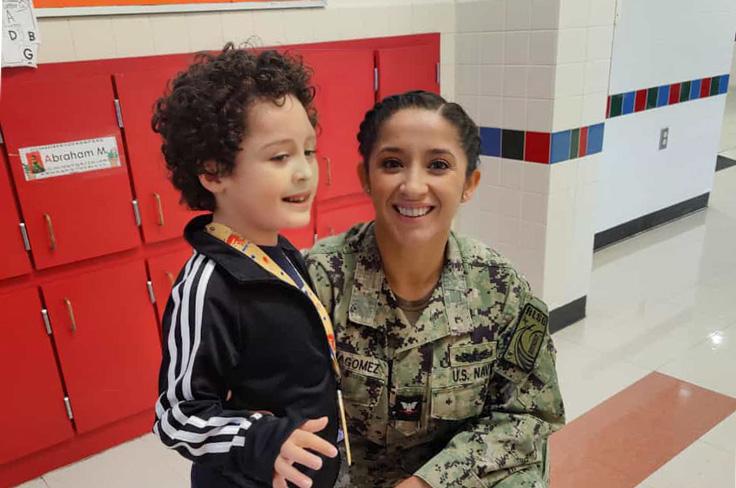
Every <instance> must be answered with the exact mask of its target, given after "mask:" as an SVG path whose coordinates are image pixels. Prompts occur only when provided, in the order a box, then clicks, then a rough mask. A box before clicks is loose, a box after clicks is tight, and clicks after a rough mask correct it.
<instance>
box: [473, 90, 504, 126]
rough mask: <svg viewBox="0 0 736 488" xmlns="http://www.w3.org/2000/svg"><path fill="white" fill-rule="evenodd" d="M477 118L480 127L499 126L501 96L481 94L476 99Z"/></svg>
mask: <svg viewBox="0 0 736 488" xmlns="http://www.w3.org/2000/svg"><path fill="white" fill-rule="evenodd" d="M478 110H479V114H478V118H477V119H476V123H477V124H479V125H480V126H481V127H501V126H502V125H503V98H501V97H485V96H481V97H479V100H478Z"/></svg>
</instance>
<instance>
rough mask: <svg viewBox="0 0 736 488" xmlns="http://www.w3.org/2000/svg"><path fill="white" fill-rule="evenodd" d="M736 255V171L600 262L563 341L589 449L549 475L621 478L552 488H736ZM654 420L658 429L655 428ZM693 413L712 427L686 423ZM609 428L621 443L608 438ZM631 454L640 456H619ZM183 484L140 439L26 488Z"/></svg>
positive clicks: (577, 418)
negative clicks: (698, 208)
mask: <svg viewBox="0 0 736 488" xmlns="http://www.w3.org/2000/svg"><path fill="white" fill-rule="evenodd" d="M735 243H736V167H733V168H730V169H726V170H723V171H720V172H718V173H717V175H716V180H715V186H714V189H713V192H712V196H711V201H710V207H709V209H708V210H706V211H703V212H699V213H697V214H694V215H691V216H689V217H686V218H683V219H681V220H679V221H676V222H673V223H671V224H668V225H665V226H662V227H659V228H657V229H654V230H652V231H649V232H647V233H644V234H642V235H640V236H637V237H635V238H632V239H629V240H627V241H625V242H622V243H619V244H617V245H614V246H611V247H609V248H606V249H603V250H601V251H599V252H598V253H596V255H595V264H594V271H593V278H592V288H591V291H590V295H589V308H588V317H587V318H586V319H585V320H583V321H581V322H579V323H577V324H574V325H573V326H570V327H568V328H566V329H564V330H562V331H560V332H559V333H557V334H555V341H556V344H557V347H558V373H559V376H560V382H561V387H562V390H563V396H564V398H565V402H566V406H567V410H568V414H569V415H568V418H569V420H570V422H571V424H570V425H571V427H570V428H569V429H568V430H566V429H563V430H562V431H561V433H560V434H559V435H560V436H565V435H567V436H569V437H570V438H571V439H572V436H573V435H577V436H582V437H579V439H572V441H573V442H570V440H571V439H567V441H568V442H567V443H566V442H563V441H565V439H564V438H563V437H561V438H560V439H561V440H560V442H557V441H556V440H555V443H556V444H559V446H563V447H559V449H564V450H561V451H560V452H559V453H558V454H555V451H554V450H553V453H552V456H553V459H555V458H556V459H558V462H562V463H563V464H562V465H561V466H560V465H558V466H556V467H555V468H554V469H553V474H554V473H555V472H556V473H565V472H566V471H567V472H570V471H572V468H573V466H581V465H582V466H587V468H588V471H589V470H590V469H589V468H590V467H595V466H600V467H601V469H603V468H605V469H608V470H609V471H608V472H609V473H617V474H611V475H609V476H608V477H607V479H597V480H596V482H595V483H594V484H590V482H588V481H586V482H583V483H585V484H569V483H567V484H564V483H563V484H560V483H559V482H558V483H555V481H554V479H553V484H554V488H577V487H578V486H580V487H583V486H584V487H585V488H588V487H589V486H595V487H596V488H601V487H602V488H605V487H621V488H629V487H632V486H634V484H635V483H640V484H638V486H639V487H641V488H676V487H688V488H700V487H708V488H734V486H735V480H734V476H735V474H736V466H735V463H736V414H735V413H733V410H734V409H736V406H733V407H731V406H730V405H731V404H732V403H733V402H735V401H736V374H735V373H736V300H735V299H736V278H735V277H736V252H734V244H735ZM652 373H654V374H652ZM640 380H641V381H640ZM688 384H692V385H694V386H691V385H688ZM673 388H674V389H673ZM708 390H709V391H708ZM673 392H678V393H677V395H675V397H677V398H678V399H679V400H681V401H682V402H683V403H682V405H680V406H681V407H682V408H684V410H678V409H676V408H674V406H673V400H672V398H673V394H674V393H673ZM688 392H689V393H688ZM680 397H681V398H680ZM679 400H678V401H679ZM693 408H694V410H692V409H693ZM612 409H613V410H612ZM646 409H649V410H646ZM652 409H654V410H652ZM688 409H691V410H688ZM640 410H641V411H640ZM652 411H661V413H662V417H661V419H659V418H657V421H656V422H654V421H651V420H650V421H649V422H647V421H646V419H651V418H653V417H652ZM693 411H697V412H700V414H699V415H700V416H706V417H707V418H701V417H700V416H699V417H698V418H697V421H695V420H694V421H693V422H688V421H687V419H688V418H690V416H692V415H693V414H692V412H693ZM683 412H684V416H680V417H678V415H683ZM729 412H731V413H730V414H729ZM627 418H631V419H632V420H631V421H630V422H628V421H626V419H627ZM693 418H694V417H693ZM683 419H684V420H683ZM720 419H723V420H722V421H720ZM719 421H720V422H719ZM612 422H615V423H617V424H616V425H617V429H616V432H617V434H616V435H605V432H606V429H610V428H611V426H610V425H609V424H611V423H612ZM713 425H715V427H712V426H713ZM579 426H583V427H584V428H581V427H579ZM711 427H712V428H711ZM622 429H628V430H626V431H624V432H622ZM568 432H569V433H568ZM582 442H588V443H589V445H590V446H592V447H591V448H590V449H584V448H582V447H581V445H580V443H582ZM660 442H661V445H660ZM555 443H553V449H554V446H555ZM564 446H570V447H564ZM629 446H638V447H637V448H639V449H642V450H643V451H642V452H641V453H640V456H634V457H632V456H623V455H620V454H616V453H621V452H626V449H627V447H629ZM642 446H643V447H642ZM647 446H649V447H647ZM607 453H608V454H607ZM555 456H556V457H555ZM586 456H588V457H587V458H586ZM565 459H571V461H567V462H565ZM611 459H614V460H615V461H616V462H615V463H613V462H611ZM627 462H628V463H631V464H629V465H628V466H630V467H631V468H630V469H629V468H627V465H626V463H627ZM565 463H566V464H565ZM644 468H646V469H644ZM555 470H556V471H555ZM634 470H636V473H634V474H636V476H633V475H632V472H633V471H634ZM577 474H580V473H577ZM577 474H576V475H577ZM187 479H188V465H187V462H186V461H184V460H182V459H180V458H179V457H178V456H177V455H176V454H174V453H171V452H168V451H166V450H165V449H163V448H161V447H160V446H159V445H158V444H157V442H156V440H155V439H153V438H152V436H144V437H142V438H140V439H136V440H134V441H132V442H129V443H127V444H124V445H122V446H119V447H116V448H114V449H110V450H109V451H106V452H104V453H101V454H99V455H97V456H94V457H91V458H89V459H86V460H84V461H81V462H79V463H77V464H74V465H71V466H67V467H65V468H62V469H59V470H56V471H53V472H50V473H48V474H46V475H44V476H43V477H42V478H39V479H37V480H34V481H32V482H29V483H27V484H25V485H22V486H24V487H28V488H42V487H50V488H87V487H89V488H92V487H95V488H97V487H99V486H105V487H106V488H117V487H120V488H122V487H126V488H127V487H136V488H139V487H141V488H147V487H152V488H154V487H155V488H166V487H185V486H187ZM570 479H573V478H570ZM632 479H636V480H637V481H636V482H634V481H632Z"/></svg>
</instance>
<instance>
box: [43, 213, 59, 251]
mask: <svg viewBox="0 0 736 488" xmlns="http://www.w3.org/2000/svg"><path fill="white" fill-rule="evenodd" d="M43 218H44V220H45V221H46V230H47V231H48V233H49V247H50V248H51V250H52V251H55V250H56V234H54V224H53V223H52V222H51V215H49V214H47V213H45V214H43Z"/></svg>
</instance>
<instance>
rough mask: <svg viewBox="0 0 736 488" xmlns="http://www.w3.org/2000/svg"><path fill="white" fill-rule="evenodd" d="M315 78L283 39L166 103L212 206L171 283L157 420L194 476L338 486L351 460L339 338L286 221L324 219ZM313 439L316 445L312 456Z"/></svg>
mask: <svg viewBox="0 0 736 488" xmlns="http://www.w3.org/2000/svg"><path fill="white" fill-rule="evenodd" d="M313 94H314V89H313V88H312V87H311V86H310V84H309V74H308V73H307V71H306V69H305V68H304V66H303V65H302V64H301V63H300V62H298V61H296V60H294V59H292V58H290V57H287V56H284V55H281V54H279V53H277V52H275V51H266V52H262V53H260V54H256V53H254V52H251V51H248V50H244V49H236V48H234V47H233V45H232V44H228V45H226V46H225V48H224V50H223V51H222V52H221V53H219V54H217V55H214V56H213V55H201V56H200V57H199V58H198V60H197V61H196V62H195V63H194V64H193V65H192V66H190V67H189V68H188V69H187V70H186V71H185V72H183V73H180V74H179V75H178V76H177V77H176V78H175V80H174V81H173V83H172V86H171V90H170V92H169V93H167V95H166V96H164V97H163V98H161V99H160V100H159V101H158V102H157V104H156V107H155V113H154V116H153V121H152V124H153V128H154V130H155V131H156V132H158V133H160V134H161V136H162V138H163V145H162V150H163V153H164V155H165V158H166V163H167V166H168V168H169V170H170V172H171V179H172V182H173V184H174V186H176V188H178V189H179V190H180V191H181V195H182V199H183V200H184V201H185V202H186V203H187V204H188V205H189V207H191V208H192V209H195V210H207V211H210V212H212V213H211V214H207V215H202V216H199V217H196V218H194V219H192V221H191V222H190V223H189V224H188V225H187V227H186V229H185V231H184V235H185V237H186V239H187V240H188V241H189V243H190V244H191V245H192V247H193V248H194V250H195V251H194V255H193V256H192V257H191V259H189V261H188V262H187V263H186V265H185V266H184V269H183V270H182V271H181V273H180V274H179V277H178V278H177V280H176V282H175V283H174V286H173V288H172V290H171V297H170V298H169V302H168V304H167V306H166V312H165V313H164V318H163V325H164V327H163V360H162V363H161V371H160V375H159V393H160V396H159V399H158V402H157V403H156V421H155V424H154V428H153V430H154V432H155V434H156V435H157V436H158V437H159V438H160V439H161V441H162V442H163V443H164V444H165V445H166V446H167V447H170V448H173V449H176V450H177V451H178V452H179V453H180V454H182V455H183V456H185V457H187V458H189V459H191V460H192V461H194V464H193V466H192V486H193V487H197V488H200V487H202V488H219V487H265V486H275V487H284V488H285V487H286V486H287V482H289V483H292V484H293V485H295V486H299V487H309V486H315V487H330V486H333V484H334V482H335V479H336V477H337V472H338V465H339V461H338V458H337V457H336V455H337V449H336V447H335V444H336V442H337V436H338V426H339V424H338V422H339V420H338V418H339V416H338V402H337V394H338V393H337V382H336V374H338V373H337V372H336V371H333V365H334V363H335V362H334V361H333V358H334V335H333V332H332V326H331V324H330V322H329V318H328V317H327V313H326V312H325V311H324V308H323V307H322V305H321V304H320V303H319V301H318V300H317V299H316V297H315V296H314V294H313V293H312V291H311V289H310V288H309V282H308V278H307V276H308V275H307V272H306V269H305V267H304V263H303V261H302V258H301V255H300V254H299V252H298V251H297V250H296V249H294V247H292V246H291V244H290V243H289V242H288V241H287V240H286V239H284V238H283V237H280V236H279V235H278V231H279V229H283V228H292V227H300V226H303V225H306V224H307V223H308V222H309V216H310V207H311V204H312V201H313V199H314V195H315V192H316V188H317V164H316V159H315V145H316V136H315V131H314V125H315V123H316V117H315V114H314V110H313V108H312V105H311V102H312V98H313ZM310 451H311V452H310Z"/></svg>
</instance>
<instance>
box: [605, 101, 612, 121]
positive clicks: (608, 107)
mask: <svg viewBox="0 0 736 488" xmlns="http://www.w3.org/2000/svg"><path fill="white" fill-rule="evenodd" d="M611 98H613V97H611V96H609V97H608V100H607V102H606V118H607V119H608V118H610V117H611Z"/></svg>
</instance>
